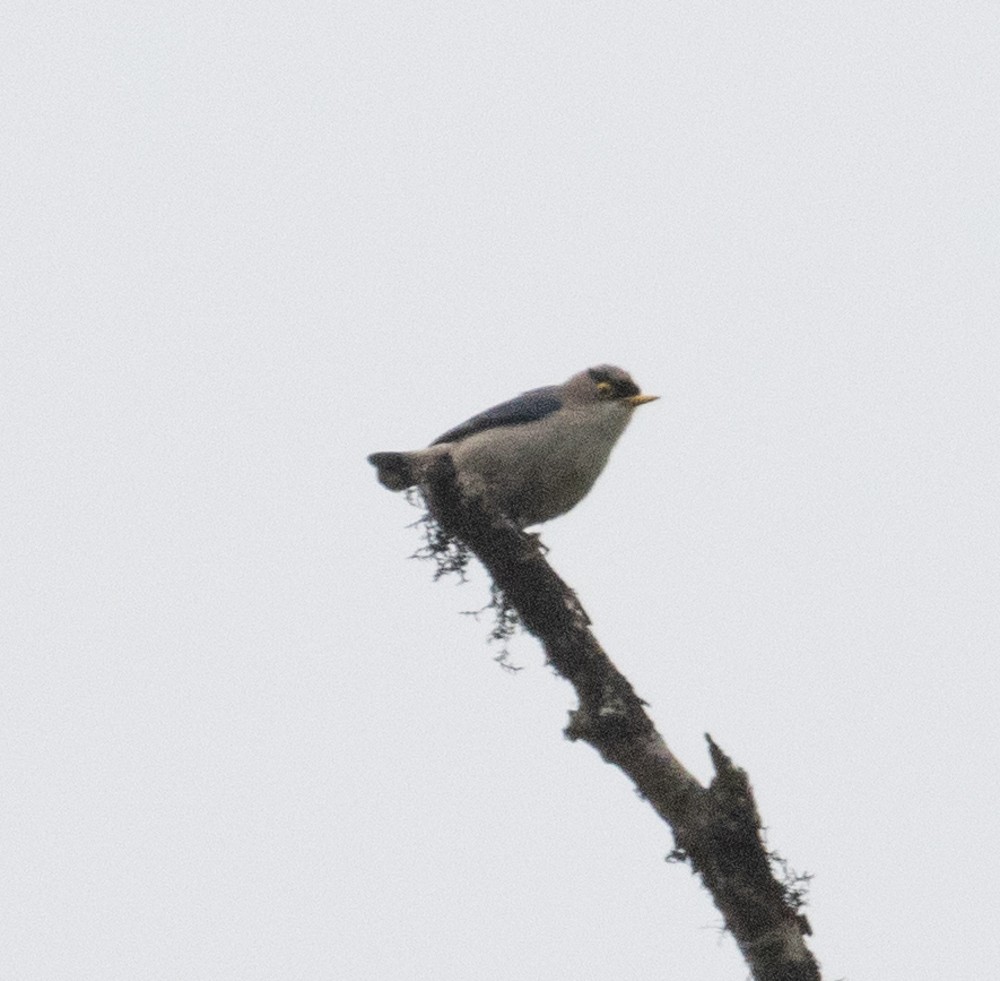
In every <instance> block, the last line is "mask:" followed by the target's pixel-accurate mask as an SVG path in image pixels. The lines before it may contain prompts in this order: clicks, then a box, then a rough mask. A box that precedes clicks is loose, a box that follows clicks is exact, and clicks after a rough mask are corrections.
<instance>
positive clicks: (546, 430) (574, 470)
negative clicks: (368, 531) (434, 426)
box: [368, 364, 659, 530]
mask: <svg viewBox="0 0 1000 981" xmlns="http://www.w3.org/2000/svg"><path fill="white" fill-rule="evenodd" d="M658 398H659V396H658V395H643V394H642V392H641V390H640V388H639V386H638V385H636V383H635V382H634V381H633V380H632V377H631V376H630V375H629V374H628V372H627V371H624V370H623V369H621V368H618V367H615V366H614V365H608V364H602V365H597V366H596V367H593V368H587V369H585V370H584V371H581V372H579V373H577V374H575V375H573V376H572V377H571V378H570V379H569V380H568V381H566V382H565V383H564V384H562V385H548V386H546V387H544V388H535V389H532V390H531V391H528V392H523V393H522V394H520V395H518V396H516V397H515V398H512V399H510V400H509V401H507V402H501V403H500V404H499V405H495V406H493V407H492V408H490V409H486V410H485V411H484V412H480V413H479V414H478V415H474V416H473V417H472V418H471V419H468V420H466V421H465V422H463V423H462V424H461V425H458V426H455V427H454V428H453V429H449V430H448V431H447V432H446V433H444V434H443V435H441V436H439V437H438V438H437V439H436V440H434V442H433V443H431V444H430V446H428V447H427V448H426V449H422V450H412V451H410V452H382V453H372V454H371V455H370V456H369V457H368V462H369V463H370V464H371V465H372V466H373V467H375V469H376V471H377V474H378V479H379V482H380V483H381V484H382V485H383V486H384V487H387V488H388V489H389V490H393V491H401V490H406V489H407V488H410V487H415V486H419V485H420V484H421V479H422V475H423V474H424V473H426V470H427V468H428V466H429V465H430V464H431V463H433V462H434V461H435V460H437V459H438V458H439V457H440V456H441V455H442V454H450V456H451V458H452V461H453V463H454V466H455V472H456V474H457V476H458V481H459V484H460V486H461V487H462V490H463V492H464V493H466V494H470V495H472V496H477V497H481V498H484V499H485V500H486V501H487V502H488V503H489V504H490V505H492V507H493V508H495V509H496V510H498V511H500V512H501V513H502V514H504V515H505V516H506V517H508V518H509V519H510V520H511V521H513V522H514V523H515V524H516V525H517V526H518V527H519V528H521V529H522V530H523V529H525V528H528V527H531V526H532V525H537V524H541V523H543V522H545V521H550V520H551V519H552V518H557V517H559V516H560V515H563V514H565V513H566V512H567V511H569V510H571V509H572V508H574V507H575V506H576V505H577V504H579V503H580V501H582V500H583V498H584V497H586V495H587V493H588V492H589V491H590V488H591V487H593V485H594V481H596V480H597V478H598V477H599V476H600V474H601V471H602V470H603V469H604V466H605V464H606V463H607V462H608V456H609V455H610V453H611V450H612V449H613V448H614V445H615V443H617V442H618V438H619V437H620V436H621V435H622V433H623V432H624V431H625V427H626V426H627V425H628V423H629V421H630V420H631V418H632V413H633V412H634V411H635V409H636V408H637V407H638V406H640V405H645V404H646V403H647V402H653V401H655V400H656V399H658Z"/></svg>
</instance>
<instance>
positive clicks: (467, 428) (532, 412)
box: [431, 385, 562, 446]
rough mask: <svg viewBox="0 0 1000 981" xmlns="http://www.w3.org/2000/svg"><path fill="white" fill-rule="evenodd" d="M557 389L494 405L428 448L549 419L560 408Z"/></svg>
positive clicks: (552, 387) (439, 438)
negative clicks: (505, 427)
mask: <svg viewBox="0 0 1000 981" xmlns="http://www.w3.org/2000/svg"><path fill="white" fill-rule="evenodd" d="M557 391H558V388H557V386H554V385H552V386H549V387H548V388H535V389H532V391H530V392H524V393H523V394H522V395H518V396H517V398H513V399H511V400H510V401H509V402H501V403H500V404H499V405H494V406H493V408H492V409H487V410H486V411H485V412H480V413H479V415H477V416H473V417H472V418H471V419H467V420H466V421H465V422H463V423H462V424H461V425H460V426H456V427H455V428H454V429H449V430H448V432H446V433H445V434H444V435H443V436H438V438H437V439H436V440H434V442H433V443H431V446H435V445H437V444H438V443H453V442H454V441H455V440H457V439H464V438H465V437H466V436H471V435H472V434H473V433H481V432H484V431H485V430H487V429H497V428H498V427H500V426H522V425H524V423H526V422H536V421H537V420H538V419H544V418H545V417H546V416H547V415H551V414H552V413H553V412H555V411H556V410H557V409H559V408H561V406H562V402H560V401H559V396H558V395H557V394H556V393H557Z"/></svg>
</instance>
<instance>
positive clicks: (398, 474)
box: [368, 453, 416, 491]
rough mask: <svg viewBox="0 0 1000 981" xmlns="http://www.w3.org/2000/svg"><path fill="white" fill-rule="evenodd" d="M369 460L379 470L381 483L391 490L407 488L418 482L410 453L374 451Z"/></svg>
mask: <svg viewBox="0 0 1000 981" xmlns="http://www.w3.org/2000/svg"><path fill="white" fill-rule="evenodd" d="M368 462H369V463H370V464H371V465H372V466H373V467H374V468H375V469H376V470H377V471H378V480H379V483H380V484H381V485H382V486H383V487H388V488H389V490H394V491H401V490H406V488H407V487H412V486H413V485H414V484H415V483H416V480H415V479H414V476H413V467H412V465H411V464H410V455H409V454H408V453H372V455H371V456H370V457H368Z"/></svg>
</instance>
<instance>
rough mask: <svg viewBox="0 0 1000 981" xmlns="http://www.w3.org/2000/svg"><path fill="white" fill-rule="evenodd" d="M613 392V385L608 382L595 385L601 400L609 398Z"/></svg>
mask: <svg viewBox="0 0 1000 981" xmlns="http://www.w3.org/2000/svg"><path fill="white" fill-rule="evenodd" d="M614 390H615V387H614V385H612V384H611V382H609V381H603V382H598V383H597V392H598V394H599V395H600V396H601V398H602V399H607V398H611V393H612V392H613V391H614Z"/></svg>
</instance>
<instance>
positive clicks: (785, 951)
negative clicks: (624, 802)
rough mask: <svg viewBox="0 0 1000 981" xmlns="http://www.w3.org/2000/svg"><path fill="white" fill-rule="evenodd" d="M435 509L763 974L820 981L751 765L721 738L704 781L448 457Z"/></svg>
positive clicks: (565, 595)
mask: <svg viewBox="0 0 1000 981" xmlns="http://www.w3.org/2000/svg"><path fill="white" fill-rule="evenodd" d="M422 489H423V493H424V496H425V498H426V500H427V504H428V508H429V510H430V514H431V516H432V518H433V519H434V520H435V521H436V522H437V524H438V525H439V527H440V529H441V530H442V531H443V532H444V534H445V536H447V537H448V538H449V539H455V540H458V541H459V542H461V543H463V544H464V545H465V546H467V547H468V548H469V549H470V550H471V551H472V552H473V553H474V554H475V555H476V556H477V557H478V558H479V560H480V561H481V562H482V563H483V565H484V566H485V567H486V569H487V571H488V572H489V574H490V576H491V577H492V579H493V582H494V584H495V585H496V587H497V588H498V589H499V590H500V592H501V594H502V595H503V597H504V598H505V601H506V603H508V604H509V606H510V607H512V608H513V609H514V610H515V611H516V612H517V615H518V617H519V618H520V621H521V623H522V624H523V625H524V627H525V628H526V629H527V630H528V631H529V632H530V633H532V634H534V635H535V637H537V638H538V639H539V640H540V641H541V643H542V645H543V647H544V650H545V654H546V657H547V658H548V661H549V663H550V664H551V665H552V666H553V667H554V668H555V670H556V671H557V672H558V673H559V674H561V675H562V676H563V677H564V678H566V680H567V681H569V682H570V683H571V684H572V685H573V687H574V688H575V689H576V692H577V696H578V698H579V706H578V707H577V708H576V709H575V710H574V711H572V712H570V721H569V725H568V726H567V728H566V735H567V736H568V737H569V738H570V739H574V740H576V739H580V740H583V741H584V742H587V743H590V745H591V746H593V747H594V749H596V750H597V752H598V753H600V754H601V756H602V757H603V759H604V760H605V761H606V762H608V763H612V764H614V765H615V766H617V767H619V768H620V769H621V770H623V771H624V772H625V774H626V775H627V776H628V777H630V778H631V779H632V781H633V782H634V783H635V786H636V788H637V789H638V790H639V792H640V793H641V794H642V796H643V797H645V798H646V800H648V801H649V803H650V804H651V805H652V807H653V808H654V809H655V810H656V812H657V813H658V814H659V815H660V816H661V817H662V818H663V820H664V821H665V822H666V823H667V824H668V825H669V826H670V828H671V830H672V832H673V835H674V841H675V843H676V846H677V847H676V850H675V852H674V857H676V858H682V859H686V860H687V861H690V863H691V867H692V869H693V870H694V871H695V872H696V873H697V874H698V875H699V876H700V877H701V880H702V882H703V883H704V885H705V888H706V889H708V891H709V892H710V893H711V895H712V899H713V900H714V902H715V905H716V906H717V907H718V909H719V912H720V913H721V914H722V916H723V919H724V920H725V924H726V927H727V929H728V930H729V931H730V932H731V933H732V934H733V936H734V937H735V939H736V942H737V944H738V945H739V948H740V950H741V951H742V953H743V956H744V958H745V960H746V962H747V965H748V966H749V968H750V971H751V973H752V975H753V977H754V978H755V979H757V981H819V978H820V973H819V967H818V965H817V963H816V960H815V958H814V957H813V955H812V953H811V952H810V951H809V949H808V948H807V947H806V944H805V941H804V935H808V934H809V933H810V929H809V925H808V922H807V921H806V918H805V917H804V916H802V915H801V914H800V912H799V905H800V901H801V896H800V894H799V893H798V892H797V891H796V890H795V889H794V888H792V887H790V886H789V885H788V884H782V883H781V882H779V881H777V879H776V878H775V876H774V874H773V872H772V865H771V856H770V855H769V853H768V851H767V849H766V847H765V845H764V843H763V841H762V831H761V821H760V817H759V815H758V813H757V807H756V805H755V803H754V798H753V791H752V790H751V787H750V782H749V780H748V778H747V775H746V773H745V772H744V771H743V770H741V769H740V768H739V767H737V766H735V765H734V764H733V762H732V760H731V759H730V758H729V757H728V756H727V755H726V754H725V753H724V752H723V751H722V750H721V749H720V748H719V747H718V746H717V745H716V744H715V743H714V742H713V741H712V739H711V737H710V736H706V739H707V740H708V749H709V754H710V756H711V760H712V765H713V766H714V768H715V777H714V778H713V779H712V781H711V783H710V784H709V785H708V786H707V787H705V786H702V785H701V783H699V782H698V780H696V779H695V778H694V777H693V776H692V775H691V774H690V773H689V772H688V771H687V770H686V769H685V768H684V766H683V765H682V764H681V763H680V761H679V760H678V759H677V758H676V757H675V756H674V755H673V753H671V751H670V749H669V748H668V747H667V745H666V743H665V742H664V740H663V738H662V737H661V736H660V734H659V733H658V732H657V731H656V728H655V727H654V725H653V723H652V721H651V720H650V718H649V716H648V715H647V714H646V712H645V709H644V703H643V702H642V700H641V699H640V698H639V697H638V696H637V695H636V693H635V691H634V690H633V688H632V685H631V684H630V683H629V681H628V679H627V678H625V676H624V675H622V673H621V672H620V671H619V670H618V669H617V668H616V667H615V666H614V664H612V662H611V660H610V658H609V657H608V656H607V654H606V653H605V652H604V650H603V649H602V648H601V645H600V644H599V643H598V642H597V639H596V638H595V637H594V635H593V633H592V632H591V630H590V621H589V619H588V617H587V614H586V612H585V611H584V609H583V607H582V605H581V604H580V602H579V600H578V599H577V597H576V594H575V593H574V592H573V590H572V589H570V588H569V586H567V585H566V583H564V582H563V581H562V579H560V578H559V576H558V575H556V573H555V572H554V571H553V570H552V568H551V566H549V564H548V562H547V561H546V560H545V558H544V557H543V555H542V552H541V549H540V547H539V545H538V541H537V538H535V537H534V536H532V535H528V534H525V533H524V532H522V531H520V530H519V529H518V528H517V527H516V526H515V525H514V524H513V523H511V522H510V521H508V520H507V519H506V518H504V517H503V516H501V515H498V514H496V513H494V512H493V511H491V510H488V509H487V508H485V507H484V506H483V504H482V503H481V502H480V501H478V500H475V499H470V498H468V497H466V496H463V495H462V494H461V492H460V491H459V489H458V485H457V483H456V481H455V473H454V468H453V467H452V465H451V460H450V459H449V458H448V457H443V458H442V459H440V460H439V461H437V463H435V465H434V467H433V468H432V470H431V471H430V472H428V473H427V474H426V475H425V481H424V482H423V486H422Z"/></svg>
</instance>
